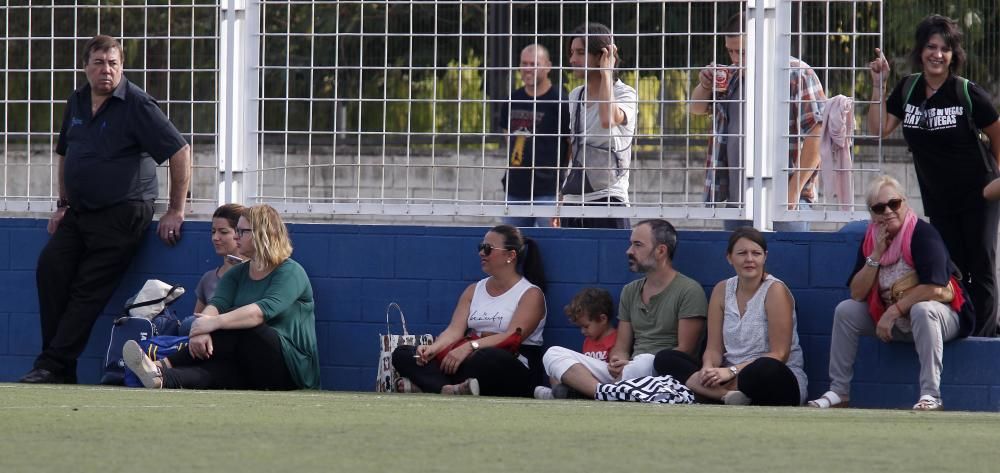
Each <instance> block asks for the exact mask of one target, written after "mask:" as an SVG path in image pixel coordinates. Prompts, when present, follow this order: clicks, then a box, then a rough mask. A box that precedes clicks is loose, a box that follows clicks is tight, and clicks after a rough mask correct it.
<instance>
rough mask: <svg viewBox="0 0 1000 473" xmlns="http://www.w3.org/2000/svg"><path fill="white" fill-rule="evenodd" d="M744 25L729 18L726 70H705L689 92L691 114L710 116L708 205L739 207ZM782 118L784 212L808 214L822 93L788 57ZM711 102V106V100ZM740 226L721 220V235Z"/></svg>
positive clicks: (785, 225) (781, 226)
mask: <svg viewBox="0 0 1000 473" xmlns="http://www.w3.org/2000/svg"><path fill="white" fill-rule="evenodd" d="M744 28H745V26H744V19H743V15H742V14H741V13H737V14H735V15H733V16H731V17H730V18H729V20H728V23H727V24H726V28H725V44H726V51H727V52H728V53H729V57H730V59H731V60H732V64H731V65H729V66H721V65H716V64H709V65H708V66H706V67H705V68H704V69H702V70H701V72H700V73H699V74H698V84H697V85H696V86H695V88H694V90H692V91H691V105H690V107H689V109H690V111H691V113H693V114H695V115H712V118H713V122H714V126H713V127H712V133H714V134H715V136H714V137H713V138H712V140H711V143H710V146H709V147H708V159H707V162H706V164H705V167H706V169H707V170H706V175H705V202H706V203H708V204H709V205H719V206H726V205H727V204H729V205H732V206H735V205H734V204H739V203H740V202H743V201H744V199H743V196H744V193H743V184H744V183H745V182H747V181H746V179H745V171H744V163H745V162H746V161H745V153H744V143H745V140H744V135H745V133H746V127H745V126H744V119H745V118H746V115H745V114H744V113H743V112H744V111H743V103H744V100H745V95H744V89H743V85H744V81H743V72H744V71H745V70H746V69H745V68H746V67H747V64H746V63H745V61H744V56H743V54H744V50H743V42H744V39H745V34H744V32H743V31H744ZM788 67H789V75H790V76H791V77H790V84H789V85H790V89H789V99H790V107H789V117H788V136H789V137H790V140H789V141H790V142H789V144H788V167H789V168H790V171H789V172H788V200H787V202H788V208H789V210H795V209H798V210H808V209H809V204H811V203H812V202H814V201H815V200H816V191H815V183H814V181H815V176H816V170H817V168H818V167H819V143H820V141H819V135H820V132H821V129H822V127H821V126H820V125H821V121H822V119H823V106H824V105H825V102H826V93H825V92H824V91H823V85H822V84H821V83H820V82H819V77H817V76H816V73H815V72H814V71H813V70H812V68H811V67H809V65H808V64H806V63H805V62H803V61H801V60H799V59H796V58H794V57H789V66H788ZM713 98H714V100H713ZM748 224H749V222H746V221H741V220H727V221H725V227H726V229H727V230H734V229H736V228H737V227H740V226H744V225H748ZM774 229H775V230H778V231H808V230H809V225H808V223H807V222H775V225H774Z"/></svg>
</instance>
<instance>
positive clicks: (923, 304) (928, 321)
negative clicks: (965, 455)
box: [809, 176, 975, 410]
mask: <svg viewBox="0 0 1000 473" xmlns="http://www.w3.org/2000/svg"><path fill="white" fill-rule="evenodd" d="M867 203H868V208H869V210H870V212H871V223H870V224H869V225H868V229H867V231H866V232H865V238H864V240H863V242H862V244H861V248H860V249H859V250H858V257H857V261H856V263H855V265H854V272H853V275H852V276H851V279H850V280H849V282H848V286H849V287H850V291H851V298H850V299H848V300H845V301H843V302H841V303H840V304H839V305H837V308H836V310H835V312H834V316H833V330H832V333H831V336H830V390H829V391H828V392H826V393H825V394H823V395H822V396H821V397H820V398H819V399H816V400H813V401H810V402H809V405H810V406H812V407H820V408H826V407H845V406H847V403H848V399H849V398H850V393H851V378H852V377H853V375H854V360H855V357H856V356H857V351H858V337H859V336H861V335H875V336H877V337H878V338H879V340H882V341H883V342H886V343H888V342H893V341H896V342H908V343H913V345H914V348H915V349H916V351H917V358H918V359H919V360H920V399H919V400H918V401H917V403H916V404H915V405H914V406H913V409H914V410H937V409H940V408H941V407H942V405H943V403H942V401H941V390H940V385H941V367H942V358H943V352H944V343H945V342H947V341H949V340H952V339H955V338H960V337H967V336H969V334H970V333H971V332H972V330H973V328H974V326H975V314H974V313H973V311H972V307H971V305H970V303H969V302H968V300H967V295H966V294H965V292H964V291H963V288H962V284H961V283H960V282H959V280H958V279H957V276H959V273H958V271H957V269H956V268H955V265H954V264H953V263H952V262H951V260H950V259H949V256H948V250H947V249H946V248H945V245H944V242H943V241H942V240H941V235H940V234H938V232H937V230H936V229H935V228H934V227H933V226H931V225H930V224H928V223H926V222H924V221H923V220H920V219H919V218H917V216H916V214H915V213H914V212H913V210H912V209H910V207H909V205H907V203H906V196H905V195H904V194H903V190H902V188H901V187H900V185H899V182H898V181H896V180H895V179H893V178H892V177H889V176H882V177H879V178H878V179H876V180H875V181H874V182H873V183H872V184H871V186H870V187H869V189H868V198H867Z"/></svg>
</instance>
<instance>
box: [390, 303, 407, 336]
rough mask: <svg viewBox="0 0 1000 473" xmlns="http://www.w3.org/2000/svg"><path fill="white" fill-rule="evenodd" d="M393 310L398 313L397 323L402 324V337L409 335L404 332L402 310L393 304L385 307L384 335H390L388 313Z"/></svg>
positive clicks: (404, 320)
mask: <svg viewBox="0 0 1000 473" xmlns="http://www.w3.org/2000/svg"><path fill="white" fill-rule="evenodd" d="M393 308H395V309H396V311H397V312H399V321H400V322H402V324H403V335H404V336H406V335H409V334H410V332H409V331H407V330H406V317H403V309H401V308H400V307H399V304H397V303H395V302H390V303H389V305H388V306H386V308H385V333H386V335H388V334H389V333H391V331H390V326H389V325H390V324H389V311H391V310H392V309H393Z"/></svg>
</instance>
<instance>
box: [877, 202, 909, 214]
mask: <svg viewBox="0 0 1000 473" xmlns="http://www.w3.org/2000/svg"><path fill="white" fill-rule="evenodd" d="M901 205H903V199H889V201H888V202H886V203H881V202H880V203H878V204H875V205H873V206H871V207H869V209H871V211H872V213H873V214H875V215H881V214H882V213H884V212H885V208H886V207H889V210H892V211H893V212H895V211H897V210H899V207H900V206H901Z"/></svg>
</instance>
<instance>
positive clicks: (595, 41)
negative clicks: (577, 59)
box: [569, 23, 622, 81]
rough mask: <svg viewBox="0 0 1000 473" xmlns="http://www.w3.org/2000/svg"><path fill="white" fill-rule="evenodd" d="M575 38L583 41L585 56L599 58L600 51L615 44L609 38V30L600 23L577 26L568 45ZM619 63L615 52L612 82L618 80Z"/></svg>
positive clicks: (611, 38) (619, 60)
mask: <svg viewBox="0 0 1000 473" xmlns="http://www.w3.org/2000/svg"><path fill="white" fill-rule="evenodd" d="M576 38H580V39H583V44H585V45H586V50H587V54H590V55H592V56H600V55H601V49H603V48H605V47H607V46H608V45H609V44H614V43H615V40H614V38H613V37H612V36H611V28H608V27H607V26H605V25H604V24H601V23H584V24H582V25H580V26H577V27H576V29H575V30H573V34H572V35H570V37H569V42H570V44H573V40H574V39H576ZM621 62H622V61H621V58H619V57H618V51H615V69H614V70H612V71H611V79H612V80H615V81H617V80H618V66H620V65H621Z"/></svg>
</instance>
